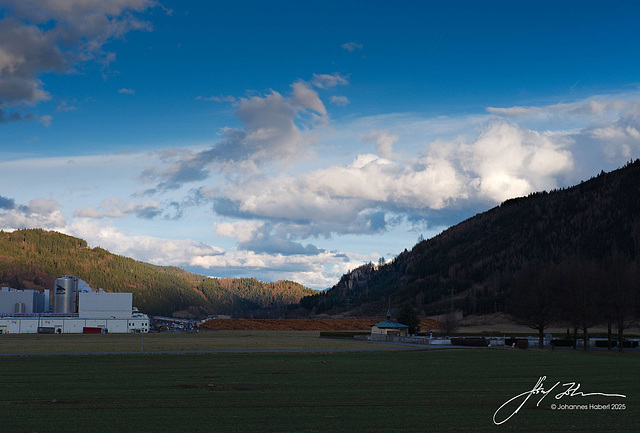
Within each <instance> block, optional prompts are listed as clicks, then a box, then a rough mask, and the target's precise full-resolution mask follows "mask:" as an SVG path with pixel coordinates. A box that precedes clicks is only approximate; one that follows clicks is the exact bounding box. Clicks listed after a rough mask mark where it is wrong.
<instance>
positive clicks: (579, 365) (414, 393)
mask: <svg viewBox="0 0 640 433" xmlns="http://www.w3.org/2000/svg"><path fill="white" fill-rule="evenodd" d="M222 335H226V336H225V337H220V338H232V337H231V336H233V335H234V334H224V333H222ZM295 335H296V334H291V335H289V336H288V337H285V336H281V337H276V336H271V337H269V335H258V336H253V337H245V338H256V339H262V340H265V341H266V342H264V343H263V345H264V346H273V345H274V344H276V343H274V342H275V341H280V340H278V338H280V339H282V341H284V340H287V339H289V340H292V339H294V338H295ZM145 338H146V337H145ZM162 338H171V337H162ZM173 338H175V340H173V344H174V348H175V345H176V344H179V343H180V339H179V338H178V337H173ZM189 338H195V339H196V340H197V339H198V338H200V337H198V336H196V337H192V336H189V337H185V340H184V341H186V342H185V343H183V344H184V345H186V346H189V345H194V344H196V343H193V342H190V341H191V340H189ZM205 338H212V337H205ZM235 338H242V337H239V336H238V334H236V335H235ZM270 338H275V340H270ZM301 340H303V341H305V343H304V344H303V345H304V346H305V348H308V347H309V345H312V343H311V342H310V339H309V338H307V336H306V334H303V338H301ZM307 340H309V341H307ZM34 341H35V340H34ZM282 341H280V342H279V343H277V344H278V348H282V347H283V345H284V346H286V344H284V343H282ZM314 341H316V342H317V343H318V344H319V345H322V344H328V343H323V342H322V341H324V340H320V339H315V340H314ZM328 341H329V342H331V343H341V342H339V341H338V342H334V341H331V340H328ZM5 342H6V340H2V339H0V344H4V343H5ZM31 344H33V341H32V342H31ZM166 344H167V345H168V343H166ZM202 344H204V343H202ZM208 344H212V343H208ZM219 344H220V346H219V347H223V346H224V344H221V343H219ZM226 344H227V345H229V344H231V342H230V341H227V342H226ZM290 344H294V343H290ZM76 346H77V345H76ZM208 347H210V346H208ZM367 347H371V345H369V346H367ZM325 350H330V349H327V348H325ZM0 362H2V369H1V371H0V390H1V394H0V395H1V401H0V420H1V421H0V422H1V423H2V428H1V431H11V432H152V431H153V432H159V431H161V432H181V431H183V432H451V431H453V432H456V431H459V432H477V431H479V432H493V431H496V432H497V431H508V432H555V431H558V432H560V431H562V432H566V431H576V432H637V431H638V425H639V422H640V369H639V367H640V354H639V353H637V352H635V353H623V354H618V353H606V352H598V353H596V352H593V353H583V352H574V351H571V350H567V351H555V352H551V351H537V350H528V351H522V350H516V349H478V350H445V351H429V350H425V351H416V350H412V351H406V350H403V351H381V352H353V353H344V352H338V353H330V352H327V353H236V354H233V353H215V354H181V355H167V354H163V355H160V354H118V355H113V354H112V355H99V356H95V355H92V356H81V355H53V356H3V357H0ZM543 375H546V376H547V381H546V382H545V385H546V388H547V389H548V388H550V387H551V386H553V385H554V384H555V383H556V382H558V381H560V382H561V383H565V382H574V381H575V382H579V383H581V384H582V386H581V388H580V391H583V392H585V393H586V392H603V393H618V394H626V395H627V398H626V399H620V398H611V397H602V396H597V397H578V396H576V397H564V398H563V399H562V400H559V401H558V400H554V398H553V395H555V394H557V392H554V393H553V395H549V396H548V397H546V398H545V399H544V400H543V401H542V403H541V404H540V406H539V407H536V402H537V400H539V396H533V397H532V398H531V399H530V400H529V401H528V402H527V403H526V404H525V406H524V407H523V408H522V410H521V411H520V412H519V413H518V414H516V415H515V416H514V417H513V418H512V419H510V420H509V421H508V422H506V423H505V424H502V425H500V426H496V425H494V424H493V421H492V417H493V414H494V412H495V411H496V409H498V407H499V406H500V405H501V404H502V403H504V402H505V401H507V400H508V399H510V398H511V397H513V396H515V395H517V394H520V393H522V392H525V391H528V390H531V389H532V388H533V387H534V385H535V384H536V382H537V380H538V378H539V377H540V376H543ZM557 389H558V390H559V391H560V386H559V387H558V388H557ZM564 389H566V387H562V390H564ZM552 403H556V404H565V403H566V404H574V405H575V404H589V403H594V404H602V405H604V404H609V403H623V404H625V409H624V410H551V408H550V406H551V404H552ZM513 410H515V407H513V408H512V410H511V412H512V411H513Z"/></svg>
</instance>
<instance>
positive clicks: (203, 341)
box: [0, 331, 402, 354]
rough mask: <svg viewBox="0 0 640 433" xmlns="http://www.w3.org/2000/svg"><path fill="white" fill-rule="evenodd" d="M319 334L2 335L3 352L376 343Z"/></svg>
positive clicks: (332, 346) (282, 347)
mask: <svg viewBox="0 0 640 433" xmlns="http://www.w3.org/2000/svg"><path fill="white" fill-rule="evenodd" d="M318 334H319V332H318V331H219V332H218V331H207V332H199V333H177V332H167V333H161V334H106V335H102V334H98V335H94V334H60V335H42V334H40V335H39V334H9V335H0V354H3V353H4V354H25V353H79V352H107V353H108V352H140V351H142V349H143V350H144V351H145V352H158V351H212V350H226V351H233V350H236V351H244V350H349V349H363V348H368V349H371V347H372V346H371V344H369V343H366V342H362V341H355V340H331V339H324V338H323V339H320V338H318ZM400 347H402V346H400ZM396 348H397V347H396Z"/></svg>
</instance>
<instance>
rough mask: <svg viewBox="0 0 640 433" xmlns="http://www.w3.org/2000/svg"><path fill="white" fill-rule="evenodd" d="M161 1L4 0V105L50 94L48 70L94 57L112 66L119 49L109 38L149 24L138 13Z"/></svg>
mask: <svg viewBox="0 0 640 433" xmlns="http://www.w3.org/2000/svg"><path fill="white" fill-rule="evenodd" d="M156 5H157V3H156V2H154V1H150V0H118V1H103V0H0V6H4V7H5V14H4V16H3V19H2V20H1V21H0V107H7V106H18V105H25V104H26V105H33V104H37V103H38V102H40V101H43V100H47V99H50V98H51V96H50V95H49V93H48V92H47V91H46V90H44V83H43V82H42V81H41V80H40V78H39V77H40V76H41V75H42V74H43V73H46V72H57V73H65V72H71V71H73V70H74V68H76V67H77V66H79V65H81V64H83V63H85V62H89V61H95V62H98V63H99V64H100V65H101V67H103V68H104V67H106V66H108V64H109V63H110V62H112V61H113V60H114V59H115V53H112V52H107V51H105V50H104V48H103V47H104V46H105V44H107V43H108V42H109V41H110V40H112V39H114V38H118V37H121V36H123V35H124V34H126V33H127V32H129V31H131V30H150V29H151V25H150V24H149V23H148V22H146V21H143V20H141V19H139V18H137V17H136V15H135V14H136V13H141V12H144V11H145V10H147V9H149V8H152V7H154V6H156ZM6 116H7V115H5V117H6ZM9 116H11V115H9ZM22 118H23V119H24V120H29V119H28V118H25V117H24V116H23V117H22ZM14 120H15V118H14Z"/></svg>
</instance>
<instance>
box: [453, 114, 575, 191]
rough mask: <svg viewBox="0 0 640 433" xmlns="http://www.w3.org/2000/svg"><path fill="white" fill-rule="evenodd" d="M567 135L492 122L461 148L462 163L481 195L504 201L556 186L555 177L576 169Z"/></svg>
mask: <svg viewBox="0 0 640 433" xmlns="http://www.w3.org/2000/svg"><path fill="white" fill-rule="evenodd" d="M564 138H565V137H563V136H562V135H558V134H551V133H547V134H540V133H538V132H536V131H531V130H527V129H523V128H519V127H517V126H515V125H511V124H508V123H506V122H503V121H493V122H491V123H490V124H489V125H488V126H487V127H486V128H485V129H484V130H483V131H482V133H481V134H480V136H479V137H478V138H477V139H476V140H475V141H474V142H473V143H471V144H469V145H463V146H462V147H461V148H460V151H461V163H462V165H463V167H464V168H465V169H466V171H468V172H469V173H471V175H475V176H476V177H475V179H474V185H475V186H477V188H478V190H479V195H480V197H484V198H487V199H490V200H495V201H503V200H506V199H508V198H511V197H517V196H522V195H526V194H528V193H530V192H533V191H539V190H544V189H552V188H555V187H556V186H557V183H556V181H555V177H554V176H556V175H560V174H563V173H566V172H568V171H570V170H572V169H573V156H572V154H571V152H569V151H568V150H566V149H564V147H565V146H566V144H567V141H566V140H564Z"/></svg>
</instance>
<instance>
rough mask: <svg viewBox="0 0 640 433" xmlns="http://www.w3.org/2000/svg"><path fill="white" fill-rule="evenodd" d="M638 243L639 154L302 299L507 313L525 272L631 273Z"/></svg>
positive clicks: (363, 307) (338, 307) (351, 306)
mask: <svg viewBox="0 0 640 433" xmlns="http://www.w3.org/2000/svg"><path fill="white" fill-rule="evenodd" d="M638 247H640V161H635V162H633V163H629V164H627V165H626V166H625V167H623V168H621V169H619V170H616V171H614V172H611V173H604V172H602V173H600V175H598V176H597V177H594V178H592V179H590V180H589V181H585V182H582V183H581V184H579V185H576V186H574V187H571V188H567V189H560V190H554V191H551V192H539V193H534V194H531V195H530V196H528V197H522V198H517V199H512V200H508V201H506V202H504V203H502V204H501V205H500V206H498V207H496V208H494V209H491V210H489V211H487V212H484V213H481V214H478V215H476V216H475V217H472V218H470V219H468V220H466V221H464V222H462V223H460V224H458V225H456V226H454V227H451V228H449V229H448V230H445V231H444V232H442V233H441V234H440V235H438V236H436V237H434V238H432V239H429V240H426V241H422V242H420V243H418V244H416V245H415V246H414V248H413V249H412V250H411V251H407V250H405V251H404V252H402V253H401V254H399V255H398V256H397V257H396V258H395V259H394V260H393V261H391V262H389V263H387V264H385V265H383V266H378V265H374V264H371V263H369V264H365V265H363V266H361V267H359V268H357V269H355V270H354V271H352V272H350V273H349V274H346V275H344V276H343V277H342V279H341V280H340V282H339V283H338V284H336V285H335V286H334V287H333V288H331V289H330V290H328V291H327V292H325V293H321V294H317V295H314V296H311V297H307V298H305V299H303V301H302V304H303V305H304V306H305V307H306V308H307V309H309V310H314V311H315V312H317V313H321V312H332V313H337V312H344V311H350V312H352V313H353V314H373V313H375V312H376V311H381V310H384V309H386V306H387V303H388V302H389V299H390V300H391V302H392V304H393V305H402V303H404V302H406V301H409V302H411V303H412V304H413V305H414V306H416V307H417V308H418V309H419V310H421V311H423V312H425V313H427V314H440V313H443V312H446V311H448V310H450V309H451V304H452V302H453V304H454V308H456V309H458V310H462V311H463V312H464V313H466V314H469V313H493V312H497V311H505V310H508V309H509V305H508V304H509V302H512V303H513V300H514V299H517V295H518V290H520V285H521V284H519V283H516V282H517V281H522V275H521V274H522V273H523V272H525V271H526V272H534V273H539V272H541V271H542V270H544V269H547V270H548V269H549V268H551V267H562V268H563V269H568V268H569V267H572V268H573V269H574V272H575V273H580V270H579V269H577V270H576V269H575V268H576V267H578V265H577V263H583V264H584V266H585V267H589V268H590V269H595V271H594V278H601V277H602V278H605V277H603V276H602V275H600V276H598V274H602V273H604V269H605V268H606V263H607V262H610V261H611V260H612V258H613V257H622V259H621V260H623V261H625V263H627V264H628V266H629V267H631V268H633V269H634V271H633V272H637V269H638V266H639V263H638V254H637V252H638ZM618 261H620V260H618ZM609 267H610V266H609ZM600 271H601V272H600ZM563 272H564V271H563ZM630 272H631V271H630ZM564 274H566V272H564ZM556 295H558V296H559V293H557V294H556Z"/></svg>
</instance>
